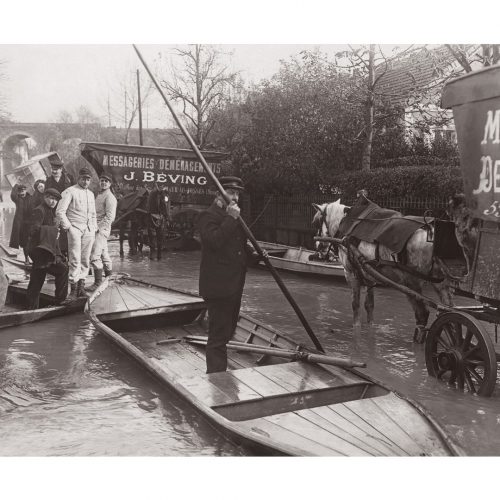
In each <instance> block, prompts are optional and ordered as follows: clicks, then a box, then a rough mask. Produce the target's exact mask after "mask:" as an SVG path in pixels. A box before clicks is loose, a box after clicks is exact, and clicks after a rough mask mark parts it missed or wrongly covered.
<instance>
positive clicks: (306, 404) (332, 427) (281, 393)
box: [85, 276, 461, 456]
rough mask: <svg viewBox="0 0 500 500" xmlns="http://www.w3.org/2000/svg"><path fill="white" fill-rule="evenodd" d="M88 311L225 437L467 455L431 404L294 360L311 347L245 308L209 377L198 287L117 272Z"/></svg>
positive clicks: (318, 452) (336, 451)
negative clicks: (222, 368)
mask: <svg viewBox="0 0 500 500" xmlns="http://www.w3.org/2000/svg"><path fill="white" fill-rule="evenodd" d="M85 310H86V314H87V315H88V317H89V318H90V320H91V321H92V323H93V324H94V325H95V326H96V328H97V329H98V330H99V331H100V332H102V333H103V334H104V335H105V336H107V337H108V338H109V339H110V340H112V341H113V342H115V343H116V344H118V346H119V347H121V348H122V349H123V350H124V351H125V352H127V353H128V354H130V355H131V356H132V357H133V358H135V359H136V360H137V361H138V362H139V363H140V364H141V365H142V366H143V367H145V368H146V369H147V370H149V372H151V373H152V374H153V375H155V376H156V377H158V378H159V379H160V380H161V381H162V382H164V383H165V384H166V385H167V386H168V387H169V388H171V389H173V390H175V391H177V392H178V393H179V394H181V395H182V396H183V397H184V398H186V399H187V400H188V401H189V402H190V403H191V404H192V405H193V406H194V407H195V408H197V409H198V410H199V411H200V412H201V413H202V414H203V415H204V416H205V417H206V418H208V419H209V420H211V421H212V423H214V424H216V426H217V427H218V428H219V429H220V430H221V431H222V432H223V433H224V435H226V436H227V437H228V438H230V439H233V440H237V441H239V442H241V443H242V444H244V445H248V446H251V447H252V448H253V449H254V450H255V451H257V452H258V453H266V454H282V455H295V456H327V455H329V456H428V455H441V456H446V455H456V454H461V451H460V449H459V448H458V447H456V445H454V443H453V442H452V441H451V440H450V439H449V438H448V436H447V435H446V434H445V432H444V431H443V430H442V429H441V428H440V427H439V425H438V424H437V423H436V422H435V421H434V420H433V419H432V417H430V416H429V415H428V414H427V413H426V412H425V410H423V409H421V408H417V407H416V406H414V404H411V403H410V402H409V401H407V400H405V399H404V398H402V397H400V396H398V395H396V394H395V393H394V392H391V391H390V390H388V389H387V388H385V387H383V386H382V385H380V384H378V383H375V382H374V381H372V380H371V379H369V378H367V377H365V376H364V375H361V374H360V373H358V372H357V371H355V370H352V369H346V368H343V367H340V366H334V365H330V364H323V363H317V362H312V361H311V360H309V361H304V360H302V359H294V358H296V355H297V354H298V352H299V350H300V352H303V353H306V352H308V353H313V351H312V350H311V351H304V349H305V348H303V347H301V346H299V345H298V344H297V343H296V342H294V341H293V340H291V339H289V338H287V337H286V336H285V335H283V334H282V333H280V332H278V331H277V330H275V329H273V328H271V327H269V326H266V325H263V324H261V323H259V322H257V321H254V320H253V319H251V318H250V317H249V316H247V315H245V314H241V315H240V318H239V322H238V326H237V329H236V332H235V335H234V336H233V339H232V340H231V342H230V344H229V349H228V365H229V366H228V371H227V372H221V373H213V374H206V373H205V371H206V368H205V367H206V364H205V345H206V338H207V337H206V328H205V327H206V318H205V313H206V305H205V303H204V301H203V299H201V298H199V297H198V296H196V295H194V294H192V293H189V292H183V291H180V290H175V289H171V288H166V287H163V286H158V285H153V284H150V283H147V282H144V281H140V280H136V279H133V278H130V277H128V276H121V277H112V278H111V279H106V280H105V281H104V283H103V284H102V285H101V286H100V287H99V288H98V289H97V290H96V291H95V293H94V294H93V295H92V296H91V297H90V299H89V301H88V302H87V305H86V308H85ZM283 356H288V358H292V359H287V358H284V357H283ZM313 356H317V358H318V359H326V358H322V357H321V356H319V355H316V354H315V353H313V354H312V355H311V357H313ZM329 359H333V358H329ZM338 359H339V358H335V360H338Z"/></svg>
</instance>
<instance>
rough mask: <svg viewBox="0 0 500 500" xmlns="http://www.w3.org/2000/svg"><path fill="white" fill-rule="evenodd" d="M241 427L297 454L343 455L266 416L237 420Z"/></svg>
mask: <svg viewBox="0 0 500 500" xmlns="http://www.w3.org/2000/svg"><path fill="white" fill-rule="evenodd" d="M239 425H241V427H242V428H246V429H247V430H248V431H249V432H254V433H256V434H257V435H261V436H265V437H267V438H268V439H270V440H271V441H273V442H274V443H275V446H278V447H279V445H281V449H282V450H283V449H284V450H287V452H289V451H290V448H292V449H293V450H292V453H293V454H295V455H299V456H324V457H326V456H335V457H339V456H345V455H343V454H342V453H339V452H337V451H335V450H332V449H331V448H327V447H326V446H323V445H322V444H321V443H317V442H316V441H312V440H311V439H309V438H308V437H305V436H303V435H302V434H301V433H296V432H293V431H291V430H290V429H287V428H284V427H282V426H281V425H279V424H277V423H275V422H273V421H270V420H269V419H268V418H267V417H266V418H258V419H255V420H250V421H247V422H239Z"/></svg>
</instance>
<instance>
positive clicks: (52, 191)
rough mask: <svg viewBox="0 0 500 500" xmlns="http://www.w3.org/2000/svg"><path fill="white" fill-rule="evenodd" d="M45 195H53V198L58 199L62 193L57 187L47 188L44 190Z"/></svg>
mask: <svg viewBox="0 0 500 500" xmlns="http://www.w3.org/2000/svg"><path fill="white" fill-rule="evenodd" d="M43 196H51V197H52V198H55V199H56V200H60V199H61V193H59V191H58V190H57V189H54V188H49V189H46V190H45V191H44V192H43Z"/></svg>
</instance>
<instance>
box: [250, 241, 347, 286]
mask: <svg viewBox="0 0 500 500" xmlns="http://www.w3.org/2000/svg"><path fill="white" fill-rule="evenodd" d="M259 245H260V247H261V248H263V249H265V250H266V251H267V253H268V255H269V260H270V262H271V264H272V265H273V267H275V268H276V269H281V270H283V271H290V272H293V273H298V274H304V275H311V276H323V277H327V278H332V277H333V278H344V277H345V275H344V268H343V266H342V264H341V263H340V262H339V261H338V260H335V261H333V262H325V261H321V260H313V259H314V256H315V254H316V253H315V252H313V251H312V250H307V249H306V248H298V247H290V246H287V245H281V244H279V243H268V242H265V241H259ZM260 265H261V266H265V264H264V263H260Z"/></svg>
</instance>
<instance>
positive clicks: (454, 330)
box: [425, 312, 497, 396]
mask: <svg viewBox="0 0 500 500" xmlns="http://www.w3.org/2000/svg"><path fill="white" fill-rule="evenodd" d="M425 364H426V366H427V372H428V373H429V375H431V376H433V377H437V378H438V379H440V380H443V381H445V382H448V384H450V385H456V387H457V388H458V389H460V390H462V391H463V390H468V391H469V392H471V393H474V394H479V395H480V396H491V393H492V392H493V390H494V389H495V382H496V378H497V361H496V355H495V348H494V346H493V342H492V340H491V338H490V336H489V335H488V333H487V332H485V331H484V329H483V328H482V326H481V324H480V323H479V322H478V321H477V320H476V319H475V318H473V317H472V316H470V315H469V314H466V313H462V312H447V313H443V314H441V315H440V316H438V318H437V319H436V321H434V323H433V324H432V325H431V327H430V329H429V333H428V334H427V339H426V341H425Z"/></svg>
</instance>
